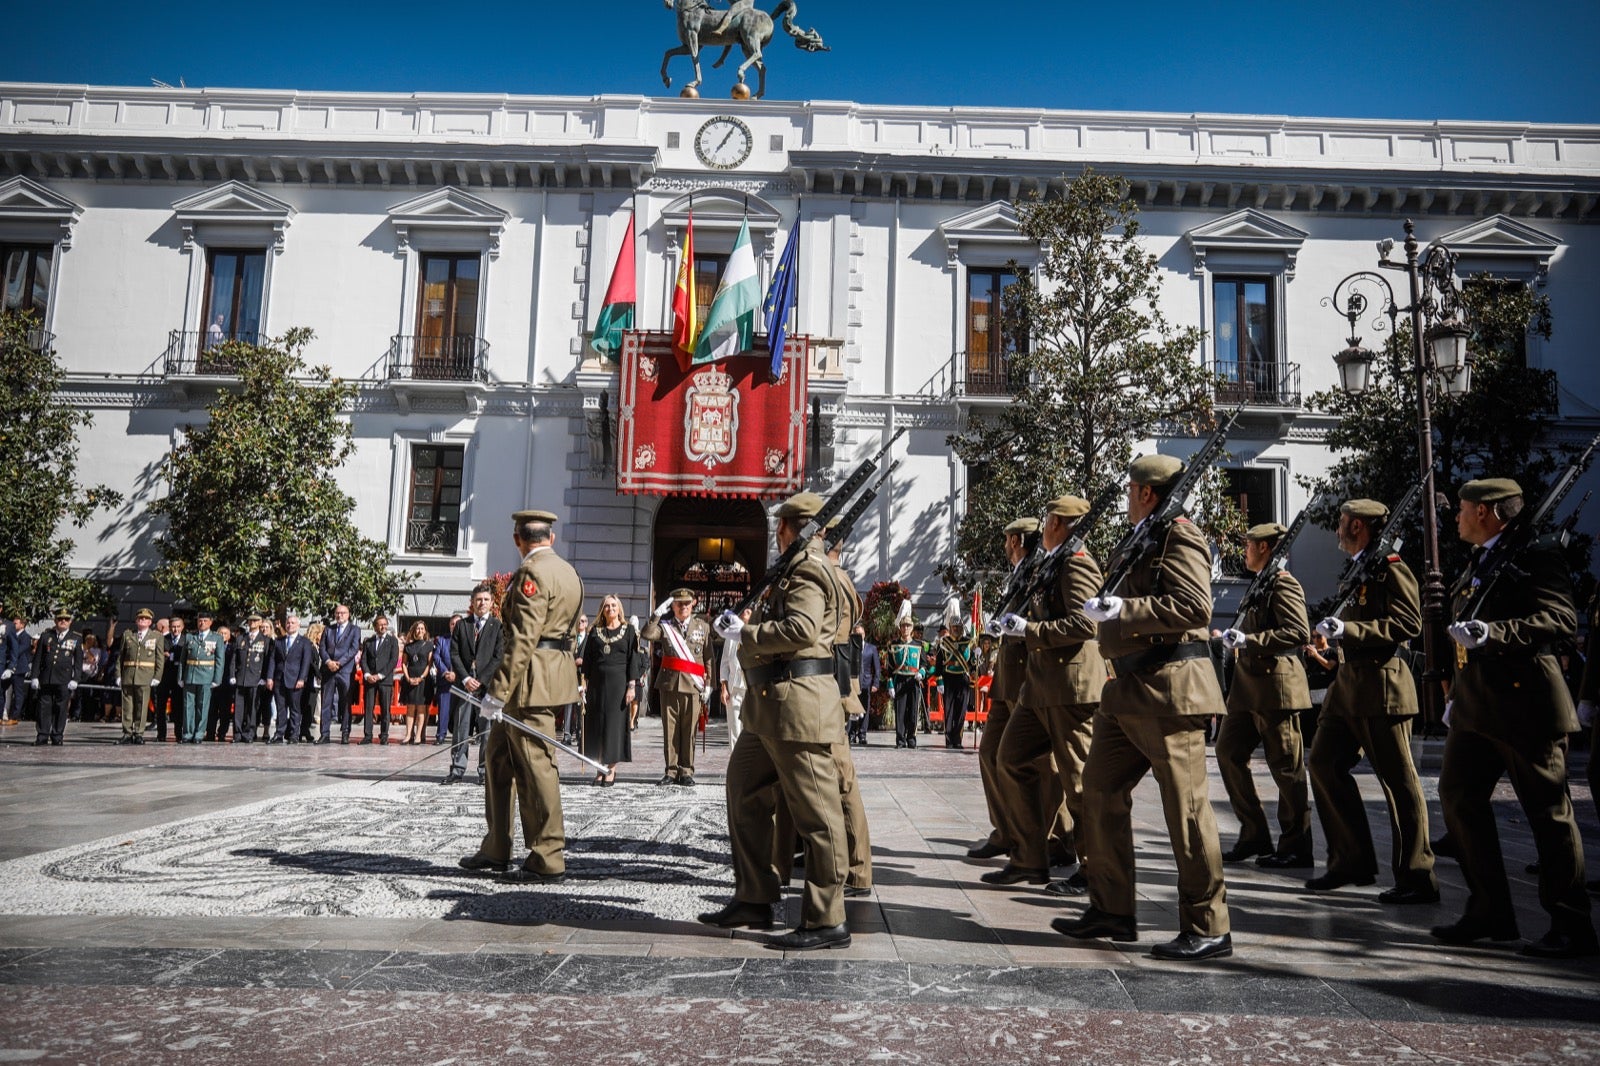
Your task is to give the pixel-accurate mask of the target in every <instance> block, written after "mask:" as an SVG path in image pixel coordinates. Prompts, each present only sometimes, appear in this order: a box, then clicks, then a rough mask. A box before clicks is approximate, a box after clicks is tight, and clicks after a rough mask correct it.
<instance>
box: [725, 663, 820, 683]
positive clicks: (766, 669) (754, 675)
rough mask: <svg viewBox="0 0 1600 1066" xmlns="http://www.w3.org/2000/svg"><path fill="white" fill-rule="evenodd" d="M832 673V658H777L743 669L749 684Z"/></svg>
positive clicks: (791, 679)
mask: <svg viewBox="0 0 1600 1066" xmlns="http://www.w3.org/2000/svg"><path fill="white" fill-rule="evenodd" d="M831 673H833V660H832V659H779V660H778V661H777V662H771V663H767V664H766V665H764V666H756V667H752V668H751V669H749V670H746V671H745V675H746V677H747V679H748V680H749V682H750V684H751V685H765V684H768V683H769V682H773V681H793V680H794V679H795V678H797V677H816V676H817V675H818V674H831Z"/></svg>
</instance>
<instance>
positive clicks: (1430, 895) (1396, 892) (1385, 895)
mask: <svg viewBox="0 0 1600 1066" xmlns="http://www.w3.org/2000/svg"><path fill="white" fill-rule="evenodd" d="M1378 902H1379V903H1387V904H1389V905H1390V906H1392V907H1403V906H1405V905H1406V904H1408V903H1438V902H1439V890H1438V889H1437V888H1430V887H1428V886H1427V885H1419V886H1404V887H1402V886H1400V885H1395V886H1394V887H1393V888H1388V889H1384V890H1383V891H1382V892H1379V893H1378Z"/></svg>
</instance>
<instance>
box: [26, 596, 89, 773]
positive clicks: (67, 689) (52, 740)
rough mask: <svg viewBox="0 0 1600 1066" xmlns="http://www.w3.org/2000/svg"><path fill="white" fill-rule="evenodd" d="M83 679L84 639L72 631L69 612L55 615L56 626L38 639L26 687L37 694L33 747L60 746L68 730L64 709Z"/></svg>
mask: <svg viewBox="0 0 1600 1066" xmlns="http://www.w3.org/2000/svg"><path fill="white" fill-rule="evenodd" d="M82 676H83V638H82V637H80V636H79V635H78V634H76V633H74V632H73V631H72V612H71V611H68V610H66V609H65V608H63V609H61V610H59V611H57V612H56V627H55V628H54V629H47V630H45V631H44V633H43V634H42V635H41V636H40V637H39V646H38V647H37V648H35V649H34V653H33V665H32V669H31V671H30V673H29V677H28V686H29V687H30V688H32V689H33V690H34V691H35V692H37V693H38V694H39V729H38V735H37V736H36V737H35V738H34V741H33V743H34V745H35V746H42V745H45V744H55V745H57V746H60V744H61V742H62V738H63V734H64V733H65V732H66V729H67V708H68V707H69V706H70V705H71V704H72V694H73V693H74V692H76V691H77V690H78V678H80V677H82Z"/></svg>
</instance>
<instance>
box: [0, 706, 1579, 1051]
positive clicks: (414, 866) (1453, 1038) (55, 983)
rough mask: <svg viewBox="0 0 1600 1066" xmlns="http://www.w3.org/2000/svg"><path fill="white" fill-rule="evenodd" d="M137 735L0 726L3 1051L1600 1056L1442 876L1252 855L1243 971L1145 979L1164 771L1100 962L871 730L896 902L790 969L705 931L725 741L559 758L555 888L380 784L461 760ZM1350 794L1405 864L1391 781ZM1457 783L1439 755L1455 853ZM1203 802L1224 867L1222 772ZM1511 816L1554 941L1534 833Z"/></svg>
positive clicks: (952, 764) (1563, 999) (1165, 883)
mask: <svg viewBox="0 0 1600 1066" xmlns="http://www.w3.org/2000/svg"><path fill="white" fill-rule="evenodd" d="M117 728H118V727H116V726H110V725H73V726H71V727H69V733H68V740H67V743H66V745H65V746H63V747H58V748H36V747H33V746H32V739H33V726H32V724H31V723H25V724H23V725H20V726H14V727H6V729H5V731H4V733H3V734H0V995H3V996H4V1006H3V1007H0V1062H85V1063H139V1064H156V1063H166V1062H195V1063H201V1062H203V1063H217V1064H223V1063H246V1062H269V1061H270V1062H276V1063H280V1064H282V1063H299V1062H333V1063H340V1062H361V1063H371V1062H383V1063H395V1064H399V1063H413V1062H415V1063H447V1062H449V1063H486V1062H490V1061H492V1060H496V1059H507V1060H511V1061H517V1062H548V1063H569V1062H570V1063H646V1064H672V1063H691V1062H693V1063H700V1062H715V1063H780V1064H782V1063H811V1062H818V1063H829V1064H834V1063H856V1062H874V1063H876V1062H885V1063H896V1062H904V1063H924V1062H928V1063H933V1062H949V1063H991V1062H993V1063H1001V1062H1004V1063H1021V1062H1064V1063H1070V1062H1090V1061H1093V1062H1098V1063H1122V1062H1127V1063H1266V1062H1299V1063H1345V1062H1385V1063H1387V1062H1418V1063H1473V1064H1476V1063H1499V1062H1508V1063H1509V1062H1517V1063H1524V1062H1526V1063H1580V1062H1582V1063H1587V1062H1597V1061H1600V960H1594V959H1588V960H1580V961H1577V962H1559V963H1556V962H1541V961H1537V960H1533V959H1528V958H1523V957H1521V956H1519V955H1517V954H1516V952H1515V950H1514V948H1515V945H1512V946H1510V947H1506V946H1496V947H1484V948H1474V949H1452V948H1445V947H1442V946H1439V945H1436V944H1435V943H1434V942H1433V941H1432V940H1431V938H1430V937H1429V936H1428V934H1427V929H1428V926H1430V925H1432V924H1436V923H1438V922H1441V921H1449V920H1453V919H1454V918H1455V917H1456V916H1457V915H1458V914H1459V913H1460V910H1461V908H1462V906H1463V904H1464V901H1465V898H1466V893H1465V889H1464V887H1463V884H1462V879H1461V874H1460V871H1459V870H1458V869H1457V868H1456V866H1455V864H1454V863H1453V862H1450V861H1449V860H1441V861H1440V864H1439V873H1440V881H1441V883H1442V886H1443V890H1444V902H1443V903H1442V904H1440V905H1439V906H1431V907H1410V908H1385V907H1383V906H1381V905H1380V904H1379V903H1378V902H1377V898H1376V896H1377V893H1378V892H1379V891H1380V890H1381V889H1383V888H1385V887H1387V885H1388V883H1389V879H1388V877H1387V876H1384V877H1381V878H1380V880H1379V883H1378V884H1377V885H1375V886H1373V887H1371V888H1359V889H1347V890H1343V891H1339V892H1335V893H1331V894H1329V895H1326V896H1315V895H1312V894H1310V893H1307V892H1306V891H1305V890H1304V887H1303V884H1302V882H1303V880H1304V876H1303V875H1301V874H1300V873H1299V872H1298V871H1297V872H1295V876H1283V875H1274V874H1269V873H1267V872H1265V871H1261V870H1258V869H1257V868H1256V867H1255V866H1253V865H1250V864H1242V865H1237V866H1230V867H1229V868H1228V902H1229V905H1230V908H1231V911H1232V917H1233V929H1234V940H1235V954H1234V956H1233V957H1232V958H1231V959H1227V960H1219V961H1215V962H1210V963H1202V964H1199V965H1183V964H1174V963H1162V962H1157V961H1156V960H1154V959H1152V958H1150V957H1149V948H1150V945H1151V944H1153V943H1157V942H1160V941H1163V940H1166V939H1169V938H1170V937H1171V936H1172V934H1173V933H1174V932H1176V896H1175V888H1174V868H1173V863H1172V857H1171V852H1170V850H1169V849H1168V844H1167V838H1166V832H1165V828H1164V826H1163V825H1162V824H1161V809H1160V805H1159V802H1158V800H1157V796H1156V792H1155V788H1154V786H1153V785H1152V784H1151V783H1150V782H1149V781H1146V783H1145V784H1144V785H1143V786H1141V788H1140V790H1139V792H1138V793H1137V796H1136V799H1137V805H1136V808H1135V817H1136V834H1137V844H1138V862H1139V886H1140V889H1141V899H1140V912H1139V915H1138V917H1139V923H1140V928H1139V932H1140V939H1139V942H1138V943H1134V944H1110V943H1094V944H1078V943H1075V942H1071V941H1068V940H1066V939H1065V938H1063V937H1061V936H1059V935H1057V934H1056V933H1053V932H1052V931H1051V930H1050V928H1049V921H1050V919H1051V918H1052V917H1055V916H1056V915H1059V914H1075V913H1077V911H1078V910H1079V908H1080V907H1081V906H1082V904H1081V903H1079V902H1074V901H1061V900H1056V899H1053V898H1051V897H1047V896H1045V895H1044V894H1043V893H1042V892H1041V891H1040V890H1038V889H1033V888H1029V887H1027V886H1018V887H1016V888H1011V889H1002V888H992V887H989V886H986V885H983V884H982V883H981V882H979V880H978V876H979V875H980V874H981V873H983V872H984V871H985V870H988V869H992V868H995V867H997V866H998V865H999V864H1000V861H999V860H990V861H984V862H977V861H974V860H970V859H968V858H966V849H967V847H968V846H969V845H970V844H972V843H973V842H974V841H975V840H977V839H979V838H980V837H981V836H983V835H984V833H986V832H987V828H988V826H987V817H986V814H985V809H984V804H983V798H982V789H981V787H980V785H979V781H978V773H977V760H976V757H975V752H974V751H972V750H971V748H968V749H966V750H963V751H947V750H945V749H944V748H943V746H942V745H940V744H939V743H938V742H937V741H936V740H935V738H931V737H930V738H927V739H928V740H933V741H934V743H931V744H926V745H925V746H923V747H920V748H918V749H917V750H915V751H896V750H894V748H893V740H892V737H890V736H887V735H885V734H881V733H879V734H874V736H873V743H872V745H871V746H869V747H867V748H864V749H863V748H857V749H855V752H856V761H857V767H858V770H859V774H860V778H861V787H862V794H863V797H864V799H865V802H866V806H867V812H868V818H869V821H870V823H871V828H872V838H873V858H874V865H875V879H876V885H875V888H874V891H873V893H872V895H871V896H870V897H868V898H865V899H860V900H852V901H850V902H849V904H848V905H847V909H848V914H849V919H850V925H851V928H852V930H853V933H854V943H853V945H852V946H851V947H850V948H849V949H847V950H843V951H829V952H823V953H818V954H810V955H791V956H785V955H783V954H781V953H778V952H774V951H771V950H769V949H767V948H766V947H764V945H763V940H764V939H765V937H764V935H760V934H752V933H743V932H740V933H734V934H731V935H730V934H729V933H727V932H723V931H718V930H714V929H711V928H708V927H706V926H702V925H700V924H698V923H697V922H695V920H694V915H695V913H697V912H698V911H700V910H703V909H708V908H710V907H712V906H714V905H715V904H718V903H720V902H721V901H722V900H724V899H725V898H727V896H728V894H729V892H730V890H731V886H732V876H731V873H730V871H729V868H728V864H727V853H726V849H727V837H726V814H725V811H724V808H723V791H722V787H721V786H722V774H723V769H724V767H725V765H726V760H727V742H726V735H725V733H724V732H723V730H722V728H721V726H720V723H714V724H713V726H712V730H711V734H710V736H709V742H708V749H707V750H706V751H705V752H704V753H703V755H702V756H701V757H700V763H699V779H700V783H701V784H700V787H698V788H695V789H677V788H660V787H657V786H656V785H655V784H654V782H655V781H656V779H657V778H658V777H659V776H660V767H661V755H660V726H659V723H658V722H657V721H655V720H645V721H643V722H642V723H641V725H640V729H639V731H638V732H637V733H636V734H634V754H635V761H634V762H633V763H631V764H628V765H626V766H624V767H623V768H622V770H621V772H620V773H619V775H618V779H619V781H618V785H617V787H615V788H611V789H600V788H593V787H591V786H590V785H589V784H588V776H589V775H588V774H587V773H586V772H584V771H583V768H582V767H581V766H580V765H578V764H577V763H575V762H564V763H563V771H564V774H565V775H566V776H564V778H563V802H564V805H565V808H566V810H565V814H566V826H567V833H568V838H569V852H568V863H569V873H570V875H571V876H570V878H569V879H568V881H567V882H566V883H565V884H562V885H559V886H551V887H544V888H530V887H527V886H521V885H502V884H500V883H498V882H496V881H493V880H490V879H488V878H484V877H479V876H473V875H468V874H466V873H465V872H464V871H462V870H460V869H458V868H457V867H456V865H455V860H456V859H457V858H458V857H459V856H461V855H463V854H466V853H468V852H470V851H472V850H474V848H475V846H476V843H477V840H478V837H479V835H480V834H481V832H482V800H481V791H480V790H478V789H477V788H476V787H475V786H472V785H470V784H468V785H465V786H460V785H458V786H454V787H449V788H446V787H444V786H442V785H439V784H437V782H438V780H439V779H440V778H441V777H442V776H443V772H444V765H443V764H444V762H445V761H446V760H445V759H444V758H442V757H441V758H437V759H433V760H432V761H430V762H428V763H425V764H423V765H422V766H420V767H418V768H416V769H414V770H412V771H408V772H405V773H401V774H400V775H399V776H397V777H395V778H394V779H392V780H389V781H384V782H379V781H377V779H378V778H380V777H383V776H384V775H386V774H389V773H392V772H394V771H396V770H400V769H402V768H403V767H405V766H406V765H407V764H408V763H410V762H411V761H413V760H415V759H417V758H419V757H421V756H422V755H426V754H430V753H434V752H437V751H440V750H442V749H438V748H433V747H423V748H418V747H405V746H400V745H391V746H389V747H387V748H379V747H377V746H366V747H364V746H351V747H340V746H337V745H336V746H331V747H309V748H308V747H305V746H300V747H293V748H290V747H265V746H261V745H251V746H248V747H247V746H243V745H229V744H221V745H218V744H211V745H202V746H200V747H186V746H178V745H174V744H167V745H162V746H156V745H151V744H147V745H145V746H143V747H121V746H117V745H115V744H114V743H113V741H114V740H115V738H116V736H117ZM969 742H970V738H969ZM1424 748H1425V750H1424V756H1425V767H1426V765H1427V763H1426V760H1432V759H1436V758H1437V752H1438V744H1437V742H1431V743H1429V744H1427V745H1425V746H1424ZM1582 759H1583V756H1582V755H1581V754H1580V755H1578V756H1576V757H1575V759H1574V762H1575V767H1574V772H1573V775H1572V791H1573V798H1574V800H1575V801H1576V803H1577V805H1578V811H1579V819H1580V822H1581V823H1582V825H1583V830H1584V835H1585V839H1586V842H1587V844H1588V850H1589V854H1590V856H1591V857H1593V856H1596V855H1600V825H1597V822H1596V817H1595V809H1594V806H1593V804H1592V802H1591V801H1590V797H1589V794H1588V789H1587V787H1586V786H1585V785H1584V784H1583V779H1582V772H1581V768H1582V765H1583V764H1582ZM1258 771H1260V768H1259V767H1258ZM1358 778H1359V781H1360V784H1361V788H1362V792H1363V794H1364V795H1365V796H1366V797H1367V801H1368V810H1369V813H1370V814H1371V816H1372V826H1373V831H1374V835H1375V836H1376V837H1377V838H1378V848H1379V853H1380V855H1387V853H1388V848H1389V832H1388V819H1387V816H1386V814H1385V813H1384V806H1383V801H1382V797H1381V793H1380V792H1379V789H1378V787H1377V783H1376V781H1375V780H1374V779H1373V778H1372V777H1371V776H1370V774H1368V773H1367V772H1366V768H1365V766H1364V765H1363V766H1362V767H1361V768H1359V769H1358ZM469 780H470V778H469ZM1436 780H1437V768H1436V766H1435V767H1433V768H1432V769H1427V768H1425V770H1424V788H1425V790H1426V791H1427V792H1428V795H1429V798H1430V811H1431V814H1432V816H1433V825H1434V835H1435V836H1437V835H1439V833H1440V832H1441V831H1442V822H1441V821H1440V819H1439V816H1438V804H1437V797H1436V795H1435V790H1434V784H1435V782H1436ZM1257 783H1258V787H1259V788H1260V789H1261V791H1262V794H1263V796H1266V797H1271V796H1272V795H1273V793H1272V786H1271V783H1270V781H1269V780H1268V779H1267V777H1266V775H1265V774H1264V773H1262V772H1258V778H1257ZM1212 799H1213V803H1214V806H1215V808H1216V811H1217V818H1218V821H1219V823H1220V824H1221V827H1222V837H1223V843H1224V846H1227V845H1228V844H1231V843H1232V840H1233V837H1234V831H1235V829H1236V823H1235V822H1234V819H1233V817H1232V814H1231V812H1230V810H1229V808H1228V804H1227V800H1226V797H1225V795H1224V794H1223V791H1222V785H1221V782H1220V779H1218V778H1217V776H1216V775H1215V774H1214V773H1213V775H1212ZM1500 799H1501V800H1502V802H1500V803H1499V804H1498V809H1499V812H1500V825H1501V835H1502V840H1503V841H1504V842H1505V850H1506V859H1507V862H1508V863H1509V864H1510V872H1511V876H1512V883H1513V890H1514V892H1515V894H1516V897H1517V902H1518V906H1519V921H1520V923H1521V929H1522V932H1523V934H1524V935H1525V936H1529V937H1537V936H1539V935H1541V934H1543V932H1544V931H1545V929H1546V927H1547V922H1546V920H1545V916H1544V914H1543V912H1542V911H1540V910H1539V908H1538V905H1537V893H1536V886H1535V884H1534V878H1532V877H1531V876H1529V875H1527V874H1526V873H1524V866H1525V865H1526V864H1527V863H1528V862H1530V861H1531V860H1532V859H1533V851H1532V843H1531V841H1530V840H1529V838H1528V836H1527V834H1526V831H1525V827H1524V825H1523V823H1522V817H1521V813H1520V811H1519V810H1518V809H1517V806H1516V804H1515V801H1514V799H1513V797H1512V796H1511V794H1510V792H1509V790H1508V789H1503V790H1502V793H1501V796H1500ZM1269 807H1270V803H1269ZM1319 845H1320V841H1319ZM1318 854H1319V860H1320V857H1321V849H1320V846H1319V851H1318ZM1596 865H1600V863H1591V867H1590V873H1589V875H1590V876H1591V877H1592V876H1595V873H1596V871H1595V866H1596ZM797 912H798V900H797V899H792V900H790V901H789V915H790V920H791V921H793V920H794V919H795V918H796V916H797Z"/></svg>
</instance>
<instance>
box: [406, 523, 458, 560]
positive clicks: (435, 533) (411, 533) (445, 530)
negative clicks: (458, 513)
mask: <svg viewBox="0 0 1600 1066" xmlns="http://www.w3.org/2000/svg"><path fill="white" fill-rule="evenodd" d="M460 535H461V526H460V524H459V523H457V522H421V521H416V520H412V521H408V522H407V523H406V551H408V552H418V553H421V554H433V553H442V554H445V555H454V554H455V550H456V541H457V540H458V539H459V538H460Z"/></svg>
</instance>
